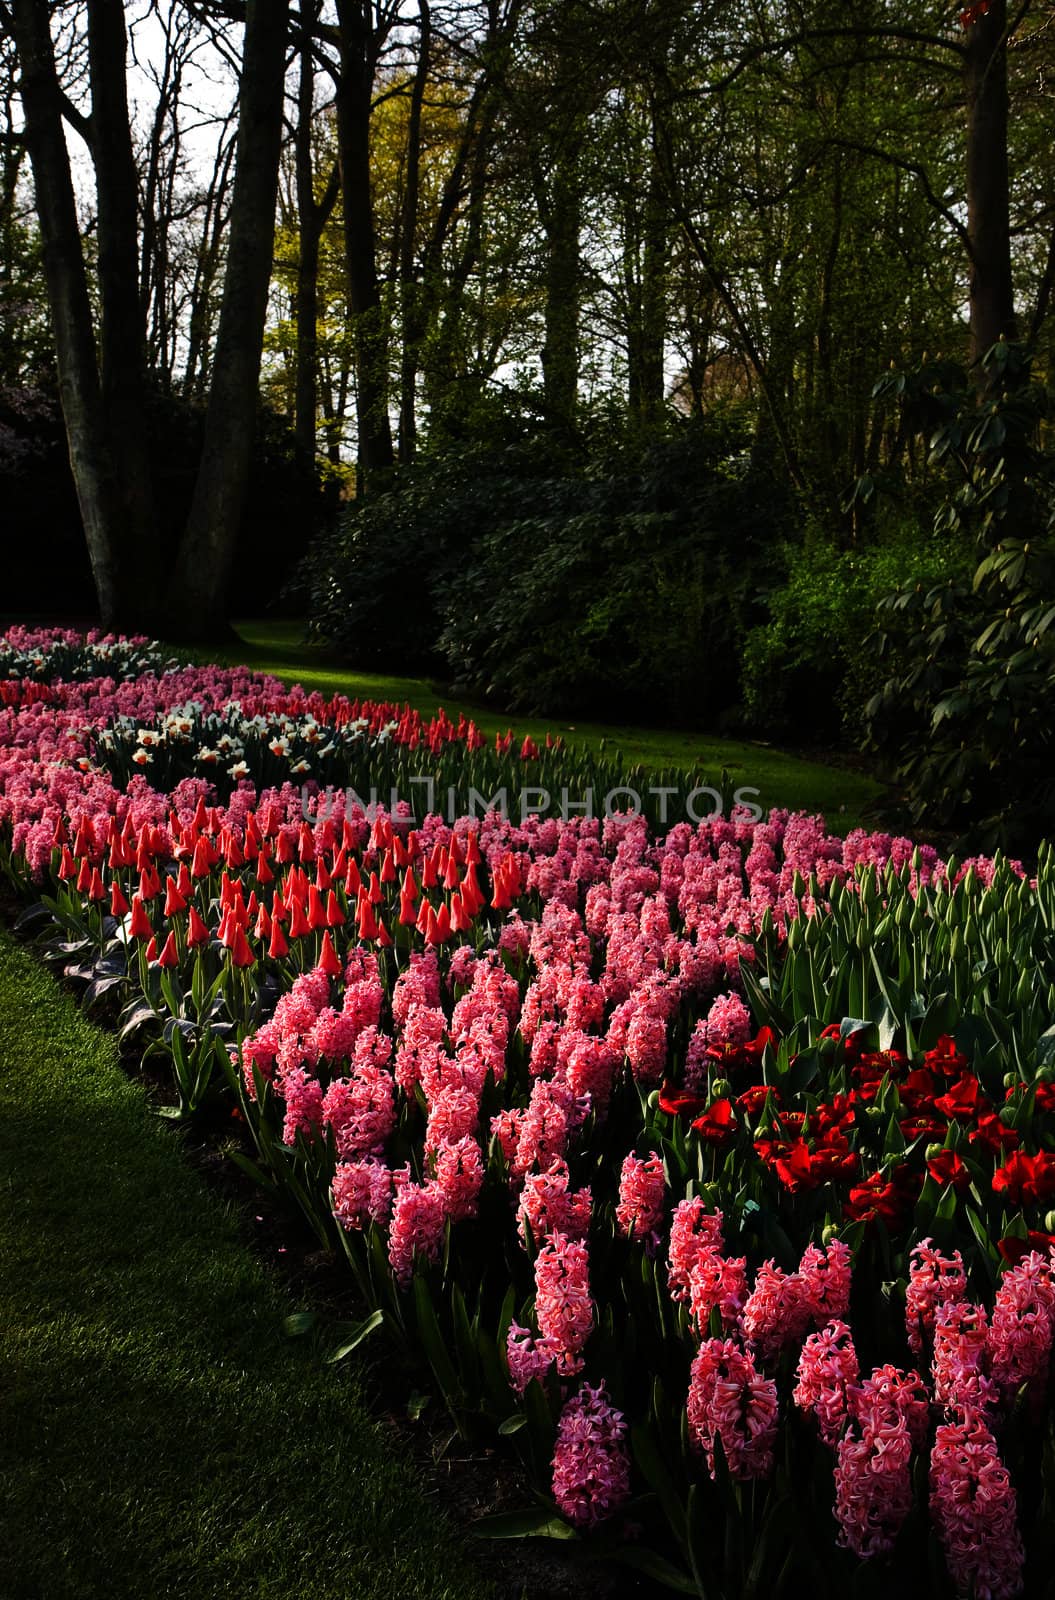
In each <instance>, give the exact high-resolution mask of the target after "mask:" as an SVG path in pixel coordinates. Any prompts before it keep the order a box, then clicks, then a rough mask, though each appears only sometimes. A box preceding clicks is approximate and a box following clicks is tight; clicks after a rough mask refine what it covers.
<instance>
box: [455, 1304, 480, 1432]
mask: <svg viewBox="0 0 1055 1600" xmlns="http://www.w3.org/2000/svg"><path fill="white" fill-rule="evenodd" d="M451 1317H452V1320H453V1322H454V1345H455V1350H456V1351H457V1356H458V1371H459V1375H460V1378H461V1392H462V1396H463V1399H464V1403H465V1404H466V1405H470V1406H472V1405H476V1404H477V1402H478V1400H479V1395H480V1356H479V1351H478V1348H477V1343H476V1334H475V1331H474V1329H473V1326H472V1324H471V1323H470V1321H469V1313H468V1311H467V1309H466V1305H465V1296H464V1294H463V1293H462V1289H461V1285H460V1284H458V1283H456V1284H455V1285H454V1287H453V1289H452V1291H451Z"/></svg>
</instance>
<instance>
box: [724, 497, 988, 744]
mask: <svg viewBox="0 0 1055 1600" xmlns="http://www.w3.org/2000/svg"><path fill="white" fill-rule="evenodd" d="M783 554H784V559H785V561H786V563H787V576H786V579H785V581H784V582H783V584H782V585H781V586H780V587H779V588H776V589H774V590H773V591H772V593H771V594H770V595H769V596H768V602H767V603H768V606H769V612H770V615H769V618H768V619H767V621H765V622H762V623H759V624H758V625H757V626H756V627H754V628H753V629H752V630H751V632H750V633H749V634H748V635H747V639H746V641H745V645H744V703H745V708H746V713H747V717H748V720H749V722H750V724H751V726H752V727H755V728H758V729H760V730H764V731H770V730H773V731H776V730H780V731H781V732H782V733H784V734H785V736H786V735H787V734H788V733H789V732H794V733H795V734H797V735H798V736H799V737H802V738H806V739H811V740H816V739H828V738H839V737H840V735H841V731H842V729H843V728H845V730H846V732H847V733H848V735H849V737H850V738H851V740H853V739H854V738H856V735H857V732H858V730H859V728H860V719H861V713H862V710H863V707H864V705H865V703H866V701H867V700H868V699H869V698H870V697H871V696H872V695H873V694H874V693H875V692H876V691H877V689H878V688H879V687H880V683H881V681H882V678H883V676H885V674H886V671H887V670H888V669H887V667H886V665H885V664H884V663H883V662H882V661H880V660H878V659H877V657H876V656H875V654H874V653H873V652H872V651H871V650H868V649H864V648H862V647H863V644H864V641H865V640H866V639H867V637H868V636H869V635H870V634H871V633H872V631H873V629H874V626H875V612H876V607H877V606H878V604H879V602H880V600H881V599H882V598H883V596H884V595H887V594H889V593H890V591H891V590H892V589H894V588H898V587H911V588H913V589H917V590H918V589H919V587H920V586H921V585H922V586H925V587H927V588H930V587H931V586H932V585H933V584H935V583H937V582H938V581H939V580H941V579H943V578H946V577H949V576H951V575H954V574H955V575H958V576H961V575H962V576H966V575H967V572H968V557H967V556H966V554H965V552H964V550H963V545H962V542H960V541H957V540H956V539H954V538H950V537H948V536H944V537H939V536H937V535H936V536H934V537H930V538H928V537H927V536H925V535H921V534H920V533H919V532H918V530H917V529H915V528H913V527H911V526H904V527H901V528H899V529H898V530H897V531H896V537H895V538H894V539H892V540H890V541H889V542H886V543H883V544H879V545H871V546H869V545H863V546H861V547H860V548H857V549H853V550H846V549H842V548H840V546H839V545H838V544H837V543H836V542H835V540H834V539H833V538H831V536H830V535H829V534H827V533H826V532H825V531H824V530H822V529H819V528H814V529H811V530H810V531H809V532H808V534H807V537H806V539H805V540H804V542H803V543H802V544H800V545H790V544H789V545H787V546H785V548H784V552H783Z"/></svg>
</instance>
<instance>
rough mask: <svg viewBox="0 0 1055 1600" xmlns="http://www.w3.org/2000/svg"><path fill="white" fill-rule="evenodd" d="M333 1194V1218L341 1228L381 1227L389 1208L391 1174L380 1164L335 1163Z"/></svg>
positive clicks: (365, 1162)
mask: <svg viewBox="0 0 1055 1600" xmlns="http://www.w3.org/2000/svg"><path fill="white" fill-rule="evenodd" d="M332 1194H333V1214H334V1216H335V1217H336V1218H337V1220H338V1222H339V1223H340V1224H341V1226H342V1227H343V1228H365V1226H366V1224H367V1223H368V1222H376V1223H383V1222H385V1221H387V1219H388V1213H389V1211H390V1209H391V1206H392V1174H391V1172H390V1171H389V1170H388V1168H387V1167H386V1166H385V1164H384V1162H383V1161H374V1160H367V1161H344V1162H338V1165H337V1169H336V1171H335V1172H334V1175H333V1190H332Z"/></svg>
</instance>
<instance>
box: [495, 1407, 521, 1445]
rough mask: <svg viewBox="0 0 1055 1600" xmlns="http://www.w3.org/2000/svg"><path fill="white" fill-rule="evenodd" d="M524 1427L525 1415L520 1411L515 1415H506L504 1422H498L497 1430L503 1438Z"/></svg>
mask: <svg viewBox="0 0 1055 1600" xmlns="http://www.w3.org/2000/svg"><path fill="white" fill-rule="evenodd" d="M526 1427H527V1417H525V1416H524V1415H523V1414H522V1413H521V1412H517V1414H516V1416H515V1417H507V1418H506V1420H505V1421H504V1422H501V1423H499V1425H498V1432H499V1433H500V1434H501V1436H502V1438H503V1439H508V1438H509V1437H510V1435H511V1434H514V1433H519V1432H520V1430H521V1428H526Z"/></svg>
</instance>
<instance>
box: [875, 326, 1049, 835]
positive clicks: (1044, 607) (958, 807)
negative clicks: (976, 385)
mask: <svg viewBox="0 0 1055 1600" xmlns="http://www.w3.org/2000/svg"><path fill="white" fill-rule="evenodd" d="M984 373H985V376H986V378H987V380H988V382H987V387H986V389H985V391H984V393H983V395H982V396H981V398H980V399H979V400H977V401H976V399H975V396H974V395H973V394H972V392H971V391H970V389H969V388H968V382H967V375H966V374H965V373H963V372H962V371H959V372H957V371H953V372H952V373H948V372H946V373H945V378H944V384H945V386H944V388H935V390H934V393H933V395H932V399H933V402H934V406H935V407H936V409H937V416H938V419H939V420H938V426H937V428H936V430H935V432H934V434H933V436H932V438H931V461H932V463H934V464H935V465H942V466H945V467H947V468H948V470H949V473H950V485H951V492H950V494H949V496H948V499H947V500H946V502H945V504H944V505H943V507H942V509H941V511H940V512H939V514H938V518H937V521H936V525H937V527H938V528H939V529H940V530H943V531H948V532H950V533H953V534H956V535H958V536H959V537H961V538H962V539H963V540H964V542H965V544H966V543H967V541H968V539H969V537H970V535H971V534H972V533H973V534H974V535H975V536H976V548H977V549H978V550H979V553H980V560H979V564H978V566H977V568H976V570H975V573H974V578H973V582H972V583H971V584H970V585H968V583H967V582H966V581H965V580H964V579H955V578H953V579H949V580H947V581H946V582H945V583H943V584H940V585H937V586H935V587H933V588H931V589H930V590H927V591H923V590H922V589H917V590H916V591H914V592H901V593H897V594H894V595H891V596H890V597H889V598H888V599H887V600H886V601H885V602H884V604H883V607H882V617H883V623H884V629H883V631H882V632H881V634H880V636H879V638H878V640H877V647H878V649H879V651H880V653H881V655H884V656H886V657H887V658H888V659H890V660H891V662H892V665H893V669H894V670H893V672H892V673H891V675H890V676H889V677H888V678H887V681H886V682H885V683H884V684H883V686H882V687H881V688H880V689H879V691H878V692H877V693H876V694H875V695H874V696H873V697H872V699H871V700H870V701H869V703H868V706H867V708H866V716H867V732H868V740H869V744H870V747H871V748H872V749H875V750H877V751H879V752H880V754H881V755H882V756H884V757H885V758H886V760H887V761H888V763H889V765H890V767H891V769H892V771H893V773H894V775H895V776H896V778H897V779H898V780H899V781H900V782H901V783H902V784H903V785H904V787H905V791H906V795H907V801H908V806H909V810H910V813H911V815H912V817H913V819H914V821H916V822H917V823H919V822H922V821H926V822H928V823H930V824H931V825H939V826H943V827H950V828H951V827H954V828H957V829H959V830H961V831H962V832H963V834H964V836H965V838H966V839H969V840H971V841H978V842H982V843H985V844H987V845H992V844H994V843H996V842H1000V843H1002V844H1005V845H1008V846H1015V847H1022V846H1029V845H1032V844H1035V843H1036V842H1037V840H1038V839H1039V838H1040V837H1042V836H1043V834H1044V833H1045V832H1050V830H1051V826H1052V823H1053V821H1055V763H1053V747H1055V498H1053V494H1052V484H1053V477H1055V450H1053V449H1052V448H1051V447H1050V445H1049V444H1047V442H1046V441H1045V440H1044V437H1043V423H1044V420H1045V419H1046V417H1047V416H1048V414H1049V412H1050V404H1051V396H1050V391H1049V390H1048V389H1047V388H1046V387H1044V386H1042V385H1039V384H1036V383H1034V382H1033V381H1032V376H1031V361H1030V356H1029V353H1028V352H1027V351H1025V350H1023V349H1022V348H1021V347H1018V346H1014V345H998V346H996V347H995V348H994V349H993V350H992V351H990V352H989V354H988V355H987V356H986V358H985V363H984Z"/></svg>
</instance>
